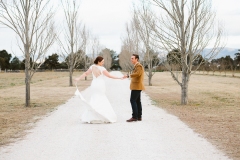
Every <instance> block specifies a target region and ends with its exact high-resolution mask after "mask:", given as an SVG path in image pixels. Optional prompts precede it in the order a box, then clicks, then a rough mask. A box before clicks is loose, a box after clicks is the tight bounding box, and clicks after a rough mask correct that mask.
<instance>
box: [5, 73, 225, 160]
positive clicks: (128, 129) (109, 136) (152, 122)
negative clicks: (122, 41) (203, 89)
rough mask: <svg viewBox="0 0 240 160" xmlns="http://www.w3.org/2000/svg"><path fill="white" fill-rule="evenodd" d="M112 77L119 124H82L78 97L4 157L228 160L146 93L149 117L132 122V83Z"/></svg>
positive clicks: (111, 89) (145, 109)
mask: <svg viewBox="0 0 240 160" xmlns="http://www.w3.org/2000/svg"><path fill="white" fill-rule="evenodd" d="M113 74H115V75H120V74H121V73H120V72H113ZM106 81H107V96H108V98H109V100H110V102H111V104H112V106H113V108H114V110H115V112H116V113H117V116H118V121H117V123H113V124H84V123H82V122H81V121H80V117H81V114H82V113H83V111H84V107H82V103H81V101H80V100H79V98H77V97H73V98H71V99H70V100H69V101H67V102H66V103H65V104H63V105H61V106H59V108H58V109H57V110H56V111H54V112H53V113H51V114H50V115H48V116H46V117H45V118H43V119H42V120H41V121H39V122H38V124H37V126H36V127H35V128H34V129H32V130H30V131H29V132H30V133H29V134H28V135H27V136H26V137H25V138H24V139H23V140H20V141H18V142H16V143H14V144H12V145H10V146H7V147H5V148H2V149H1V150H0V160H15V159H20V160H33V159H34V160H53V159H54V160H81V159H82V160H85V159H87V160H112V159H115V160H128V159H139V160H147V159H152V160H159V159H164V160H165V159H166V160H168V159H173V160H176V159H178V160H181V159H182V160H186V159H194V160H197V159H200V160H212V159H214V160H215V159H216V160H223V159H224V160H225V159H228V158H227V157H226V156H224V154H223V153H221V152H220V151H218V150H217V149H216V148H215V147H214V146H213V145H212V144H210V143H209V142H207V141H206V140H205V139H203V138H202V137H201V136H200V135H198V134H196V133H194V132H193V130H191V129H190V128H189V127H188V126H186V125H185V124H184V123H183V122H181V121H180V120H179V119H178V118H177V117H175V116H172V115H170V114H167V113H166V112H165V111H163V110H162V109H160V108H158V107H156V106H154V105H153V104H152V102H151V100H150V99H149V97H148V96H147V95H146V94H145V93H143V94H142V104H143V121H142V122H133V123H127V122H126V119H129V118H130V117H131V106H130V102H129V97H130V90H129V82H130V81H129V80H112V79H106ZM90 92H91V91H90V89H89V88H88V89H86V90H85V91H83V92H82V94H83V95H84V96H85V97H86V98H87V99H89V97H90ZM73 94H74V93H73ZM59 98H60V97H59Z"/></svg>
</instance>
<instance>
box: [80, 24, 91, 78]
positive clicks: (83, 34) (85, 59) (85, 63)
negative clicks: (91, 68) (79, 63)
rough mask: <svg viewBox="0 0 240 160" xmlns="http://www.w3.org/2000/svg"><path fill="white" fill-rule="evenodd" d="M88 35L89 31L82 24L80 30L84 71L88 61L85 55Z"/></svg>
mask: <svg viewBox="0 0 240 160" xmlns="http://www.w3.org/2000/svg"><path fill="white" fill-rule="evenodd" d="M89 37H90V33H89V31H88V30H87V29H86V27H85V26H84V27H83V31H82V38H83V52H84V70H85V71H87V67H88V64H89V63H90V61H89V58H88V57H87V54H86V52H87V45H88V42H89ZM85 80H87V76H85Z"/></svg>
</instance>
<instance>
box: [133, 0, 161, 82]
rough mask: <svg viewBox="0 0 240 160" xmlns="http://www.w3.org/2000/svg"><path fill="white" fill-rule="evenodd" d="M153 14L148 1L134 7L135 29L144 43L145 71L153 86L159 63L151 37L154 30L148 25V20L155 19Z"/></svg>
mask: <svg viewBox="0 0 240 160" xmlns="http://www.w3.org/2000/svg"><path fill="white" fill-rule="evenodd" d="M153 18H154V17H153V15H152V13H151V8H150V6H149V4H148V3H146V2H144V1H142V3H141V6H140V7H139V8H134V16H133V22H134V29H136V31H137V34H138V35H139V37H140V39H141V41H142V42H143V44H144V51H143V52H144V53H145V54H144V62H146V65H147V70H146V71H145V73H146V75H147V76H148V85H149V86H152V82H151V81H152V77H153V75H154V74H155V72H154V71H155V68H156V66H157V65H158V62H159V61H158V56H157V53H156V52H155V53H154V51H153V46H154V45H152V44H154V40H153V39H152V38H151V36H150V35H151V34H152V32H153V30H152V29H151V28H150V27H148V22H151V21H153Z"/></svg>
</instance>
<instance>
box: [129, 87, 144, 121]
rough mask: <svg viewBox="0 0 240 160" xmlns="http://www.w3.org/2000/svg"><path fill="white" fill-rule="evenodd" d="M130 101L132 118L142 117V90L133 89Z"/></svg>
mask: <svg viewBox="0 0 240 160" xmlns="http://www.w3.org/2000/svg"><path fill="white" fill-rule="evenodd" d="M130 102H131V105H132V118H135V119H137V118H141V117H142V103H141V90H132V91H131V97H130Z"/></svg>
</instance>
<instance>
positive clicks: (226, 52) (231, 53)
mask: <svg viewBox="0 0 240 160" xmlns="http://www.w3.org/2000/svg"><path fill="white" fill-rule="evenodd" d="M209 50H211V49H205V50H204V51H203V53H207V52H208V51H209ZM235 53H238V49H235V48H224V49H223V50H221V52H219V53H218V55H217V56H216V57H214V59H217V58H221V57H226V56H228V55H229V56H230V57H231V58H234V57H235V55H234V54H235Z"/></svg>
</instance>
